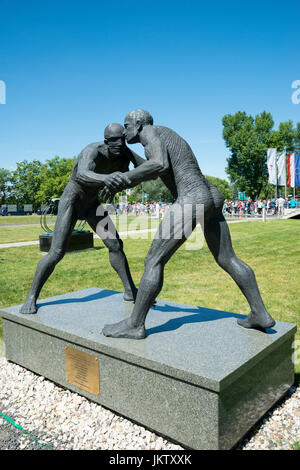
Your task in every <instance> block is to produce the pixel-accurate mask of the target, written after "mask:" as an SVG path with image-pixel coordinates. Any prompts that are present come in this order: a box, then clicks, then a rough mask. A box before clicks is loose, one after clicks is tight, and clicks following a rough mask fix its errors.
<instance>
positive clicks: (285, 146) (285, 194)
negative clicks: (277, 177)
mask: <svg viewBox="0 0 300 470" xmlns="http://www.w3.org/2000/svg"><path fill="white" fill-rule="evenodd" d="M284 151H285V156H284V165H285V185H284V199H286V146H285V147H284Z"/></svg>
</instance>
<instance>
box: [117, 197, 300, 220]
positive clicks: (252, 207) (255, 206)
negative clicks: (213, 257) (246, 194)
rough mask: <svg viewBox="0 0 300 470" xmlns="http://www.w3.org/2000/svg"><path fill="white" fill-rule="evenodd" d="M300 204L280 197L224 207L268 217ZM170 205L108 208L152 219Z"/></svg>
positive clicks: (237, 213)
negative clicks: (264, 214)
mask: <svg viewBox="0 0 300 470" xmlns="http://www.w3.org/2000/svg"><path fill="white" fill-rule="evenodd" d="M299 206H300V202H299V200H298V199H297V198H295V199H294V198H292V199H289V198H288V197H287V198H284V197H282V196H280V197H279V198H274V199H267V200H266V199H258V200H256V201H253V200H252V199H250V198H248V199H247V200H246V201H240V200H238V199H236V200H227V199H226V200H225V201H224V205H223V214H224V215H225V216H226V217H229V216H240V217H241V216H247V215H248V216H261V215H262V213H263V209H265V211H266V212H265V213H266V215H284V209H286V208H297V207H299ZM169 207H170V203H168V202H163V201H158V202H155V201H151V202H120V203H116V204H111V205H110V207H108V209H109V212H110V213H115V214H116V215H125V214H126V215H131V216H138V215H147V216H150V217H157V218H159V217H163V216H164V214H165V213H166V212H167V211H168V210H169Z"/></svg>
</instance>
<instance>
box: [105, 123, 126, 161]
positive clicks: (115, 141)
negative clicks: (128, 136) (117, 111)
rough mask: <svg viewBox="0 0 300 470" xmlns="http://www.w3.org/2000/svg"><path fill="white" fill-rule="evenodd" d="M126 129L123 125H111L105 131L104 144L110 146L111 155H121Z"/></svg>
mask: <svg viewBox="0 0 300 470" xmlns="http://www.w3.org/2000/svg"><path fill="white" fill-rule="evenodd" d="M123 133H124V127H123V126H121V124H115V123H111V124H108V126H106V128H105V129H104V143H105V144H106V145H107V146H108V150H109V153H110V154H112V155H116V156H117V155H120V153H121V152H122V150H123V148H124V146H125V138H124V135H123Z"/></svg>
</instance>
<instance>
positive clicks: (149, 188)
mask: <svg viewBox="0 0 300 470" xmlns="http://www.w3.org/2000/svg"><path fill="white" fill-rule="evenodd" d="M143 194H147V201H148V202H151V201H166V202H173V200H174V198H173V196H172V194H171V192H170V191H169V189H168V188H167V187H166V185H165V184H164V183H163V182H162V180H161V179H160V178H157V179H155V180H151V181H145V182H143V183H140V184H138V185H137V186H135V188H133V191H132V193H131V195H130V196H129V198H128V200H129V202H133V201H142V200H143ZM144 200H146V199H144Z"/></svg>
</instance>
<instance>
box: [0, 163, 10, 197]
mask: <svg viewBox="0 0 300 470" xmlns="http://www.w3.org/2000/svg"><path fill="white" fill-rule="evenodd" d="M11 179H12V174H11V172H10V171H9V170H6V169H5V168H0V204H7V203H8V202H10V200H9V197H10V194H11V189H12V184H11Z"/></svg>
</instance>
